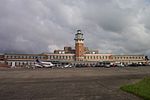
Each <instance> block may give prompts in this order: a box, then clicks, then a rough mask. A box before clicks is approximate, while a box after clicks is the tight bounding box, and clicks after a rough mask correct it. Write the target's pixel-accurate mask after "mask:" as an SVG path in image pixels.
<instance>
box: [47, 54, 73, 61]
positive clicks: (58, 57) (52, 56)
mask: <svg viewBox="0 0 150 100" xmlns="http://www.w3.org/2000/svg"><path fill="white" fill-rule="evenodd" d="M48 59H68V60H69V59H74V56H55V55H51V56H48Z"/></svg>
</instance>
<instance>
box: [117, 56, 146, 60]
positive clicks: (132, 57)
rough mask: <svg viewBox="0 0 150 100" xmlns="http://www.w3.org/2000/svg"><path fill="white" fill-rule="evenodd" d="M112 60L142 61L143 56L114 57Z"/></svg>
mask: <svg viewBox="0 0 150 100" xmlns="http://www.w3.org/2000/svg"><path fill="white" fill-rule="evenodd" d="M114 59H144V57H143V56H127V57H114Z"/></svg>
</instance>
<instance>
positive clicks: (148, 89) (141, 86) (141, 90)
mask: <svg viewBox="0 0 150 100" xmlns="http://www.w3.org/2000/svg"><path fill="white" fill-rule="evenodd" d="M120 89H121V90H123V91H126V92H129V93H132V94H135V95H137V96H139V97H142V98H143V99H144V100H150V77H147V78H144V79H143V80H141V81H140V82H138V83H135V84H131V85H124V86H122V87H120Z"/></svg>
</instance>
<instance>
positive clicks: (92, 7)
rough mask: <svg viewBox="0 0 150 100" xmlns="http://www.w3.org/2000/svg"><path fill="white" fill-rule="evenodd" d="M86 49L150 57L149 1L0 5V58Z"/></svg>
mask: <svg viewBox="0 0 150 100" xmlns="http://www.w3.org/2000/svg"><path fill="white" fill-rule="evenodd" d="M78 29H81V30H82V32H83V33H84V38H85V45H86V46H88V47H89V48H91V49H92V48H93V49H98V50H99V51H100V52H101V53H113V54H146V55H150V2H149V0H0V52H1V53H2V52H11V53H13V52H17V53H42V52H52V51H53V50H54V49H63V47H64V46H72V47H73V46H74V40H73V39H74V34H75V33H76V31H77V30H78Z"/></svg>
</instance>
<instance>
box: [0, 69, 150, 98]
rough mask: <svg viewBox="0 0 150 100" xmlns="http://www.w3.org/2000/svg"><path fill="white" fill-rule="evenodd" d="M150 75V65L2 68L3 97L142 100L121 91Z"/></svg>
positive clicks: (1, 95) (0, 76) (1, 85)
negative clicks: (122, 88) (126, 85)
mask: <svg viewBox="0 0 150 100" xmlns="http://www.w3.org/2000/svg"><path fill="white" fill-rule="evenodd" d="M146 76H150V67H123V68H117V67H116V68H66V69H20V68H19V69H18V68H17V69H8V68H0V100H141V98H139V97H136V96H134V95H132V94H129V93H126V92H123V91H121V90H120V89H119V88H120V86H122V85H124V84H131V83H135V82H138V81H140V80H141V79H142V78H144V77H146Z"/></svg>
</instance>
